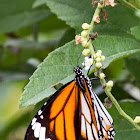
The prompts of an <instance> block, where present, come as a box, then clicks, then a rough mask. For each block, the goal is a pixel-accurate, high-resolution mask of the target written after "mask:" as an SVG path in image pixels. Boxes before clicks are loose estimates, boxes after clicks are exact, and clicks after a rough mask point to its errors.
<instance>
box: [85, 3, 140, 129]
mask: <svg viewBox="0 0 140 140" xmlns="http://www.w3.org/2000/svg"><path fill="white" fill-rule="evenodd" d="M120 1H123V2H124V3H125V4H126V3H127V5H129V6H130V7H131V8H132V7H134V6H132V5H130V4H128V2H126V1H124V0H120ZM100 2H102V3H103V5H102V6H101V5H100V4H99V3H98V6H97V8H96V10H95V13H94V15H93V18H92V21H91V24H90V29H89V32H88V39H89V38H90V36H89V33H92V32H93V29H94V24H95V18H96V17H97V16H98V15H99V14H100V12H101V9H102V8H103V6H104V0H100ZM134 9H135V10H136V8H134ZM89 49H90V53H91V55H92V58H94V57H93V56H94V55H95V51H94V48H93V46H92V41H91V39H90V40H89ZM95 71H97V72H99V74H100V73H101V69H97V68H95ZM100 82H101V84H102V85H106V80H105V79H104V78H103V79H100ZM105 93H106V95H107V96H108V97H109V98H110V99H111V101H112V102H113V104H114V105H115V107H116V108H117V110H118V112H119V113H120V114H121V115H122V116H123V117H124V118H126V119H127V120H128V121H129V122H130V123H131V124H132V125H134V126H135V127H136V128H137V129H138V130H139V131H140V126H139V125H138V124H136V123H135V122H134V121H133V119H132V118H131V117H130V116H128V115H127V114H126V113H125V112H124V111H123V110H122V108H121V107H120V105H119V104H118V102H117V100H116V99H115V98H114V96H113V95H112V94H111V90H110V89H109V88H108V87H106V88H105Z"/></svg>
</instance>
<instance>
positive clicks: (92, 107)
mask: <svg viewBox="0 0 140 140" xmlns="http://www.w3.org/2000/svg"><path fill="white" fill-rule="evenodd" d="M73 71H74V73H75V75H76V76H75V79H74V80H72V81H70V82H68V83H67V84H65V85H63V86H62V87H61V88H60V89H59V90H57V91H56V92H55V93H54V94H53V95H52V96H51V97H50V98H49V99H48V100H47V102H45V103H44V105H43V106H42V107H41V109H40V110H39V111H38V112H37V114H36V115H35V116H34V118H33V119H32V121H31V123H30V125H29V127H28V129H27V131H26V134H25V139H24V140H113V139H114V136H115V130H114V127H113V119H112V117H111V116H110V114H109V113H108V111H107V110H106V108H105V107H104V106H103V104H102V103H101V101H100V100H99V98H98V97H97V95H96V94H95V93H94V91H93V89H92V84H91V80H90V79H89V77H88V76H85V75H84V74H83V72H82V68H81V67H80V66H76V67H75V68H74V70H73Z"/></svg>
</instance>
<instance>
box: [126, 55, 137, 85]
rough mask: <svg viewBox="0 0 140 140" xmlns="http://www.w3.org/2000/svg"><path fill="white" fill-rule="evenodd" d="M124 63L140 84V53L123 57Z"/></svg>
mask: <svg viewBox="0 0 140 140" xmlns="http://www.w3.org/2000/svg"><path fill="white" fill-rule="evenodd" d="M125 64H126V67H127V69H128V70H129V72H130V73H131V74H132V75H133V76H134V77H135V79H136V81H137V83H138V84H139V85H140V53H137V54H133V55H132V56H129V57H127V58H125Z"/></svg>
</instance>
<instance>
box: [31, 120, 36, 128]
mask: <svg viewBox="0 0 140 140" xmlns="http://www.w3.org/2000/svg"><path fill="white" fill-rule="evenodd" d="M35 127H36V122H35V123H34V125H33V126H32V129H33V130H35Z"/></svg>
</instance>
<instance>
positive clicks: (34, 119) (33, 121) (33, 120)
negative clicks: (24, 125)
mask: <svg viewBox="0 0 140 140" xmlns="http://www.w3.org/2000/svg"><path fill="white" fill-rule="evenodd" d="M36 120H37V118H35V117H34V118H33V119H32V123H31V125H34V123H35V122H36Z"/></svg>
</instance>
